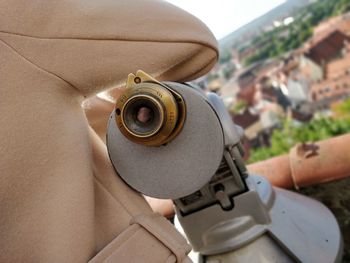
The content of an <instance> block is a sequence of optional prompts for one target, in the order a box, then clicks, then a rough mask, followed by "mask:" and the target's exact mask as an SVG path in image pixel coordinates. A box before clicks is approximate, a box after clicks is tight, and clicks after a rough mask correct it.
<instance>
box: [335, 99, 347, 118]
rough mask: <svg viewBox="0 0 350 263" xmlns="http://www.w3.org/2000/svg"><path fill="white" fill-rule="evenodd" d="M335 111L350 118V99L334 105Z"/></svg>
mask: <svg viewBox="0 0 350 263" xmlns="http://www.w3.org/2000/svg"><path fill="white" fill-rule="evenodd" d="M333 111H334V112H335V114H336V115H337V116H338V117H341V118H350V99H347V100H345V101H344V102H343V103H341V104H338V105H336V106H334V108H333Z"/></svg>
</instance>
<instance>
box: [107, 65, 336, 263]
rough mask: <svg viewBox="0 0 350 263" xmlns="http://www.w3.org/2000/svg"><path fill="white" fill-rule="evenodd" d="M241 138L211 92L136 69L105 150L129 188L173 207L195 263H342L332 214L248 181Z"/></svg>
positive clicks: (290, 194) (313, 203)
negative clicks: (195, 254) (197, 256)
mask: <svg viewBox="0 0 350 263" xmlns="http://www.w3.org/2000/svg"><path fill="white" fill-rule="evenodd" d="M242 136H243V131H242V129H240V128H239V127H238V126H236V125H234V123H233V122H232V119H231V117H230V115H229V114H228V112H227V110H226V109H225V106H224V104H223V102H222V101H221V99H220V98H219V97H218V96H217V95H216V94H212V93H209V94H204V93H203V92H202V91H200V90H198V89H196V88H194V87H192V86H190V85H187V84H181V83H174V82H158V81H157V80H155V79H153V78H152V77H150V76H148V75H147V74H145V73H144V72H142V71H139V72H137V73H136V75H134V74H130V75H129V78H128V81H127V89H126V91H125V92H124V94H123V95H121V97H120V99H119V100H118V102H117V104H116V108H115V110H114V111H113V112H112V114H111V116H110V119H109V123H108V132H107V147H108V153H109V156H110V159H111V161H112V164H113V166H114V168H115V170H116V172H117V173H118V175H119V176H120V177H121V178H122V179H123V180H124V181H125V182H126V183H127V184H128V185H129V186H131V187H132V188H134V189H135V190H137V191H139V192H141V193H143V194H145V195H148V196H152V197H157V198H167V199H173V201H174V204H175V210H176V214H177V218H178V221H179V222H180V223H181V226H182V228H183V230H184V232H185V233H186V235H187V237H188V240H189V241H190V243H191V244H192V246H193V248H194V249H195V250H196V251H199V252H200V254H201V262H222V263H226V262H236V261H237V262H266V261H269V262H270V261H273V262H327V263H328V262H340V260H341V255H342V238H341V234H340V230H339V226H338V224H337V221H336V219H335V218H334V216H333V215H332V213H331V212H330V211H329V210H328V209H327V208H326V207H325V206H324V205H322V204H321V203H319V202H317V201H315V200H312V199H310V198H308V197H305V196H302V195H299V194H297V193H293V192H290V191H286V190H282V189H278V188H274V187H272V186H271V184H270V183H269V182H268V181H267V180H266V179H264V178H262V177H260V176H252V175H249V173H248V171H247V170H246V167H245V164H244V161H243V154H244V152H243V150H242V147H241V144H240V140H241V138H242Z"/></svg>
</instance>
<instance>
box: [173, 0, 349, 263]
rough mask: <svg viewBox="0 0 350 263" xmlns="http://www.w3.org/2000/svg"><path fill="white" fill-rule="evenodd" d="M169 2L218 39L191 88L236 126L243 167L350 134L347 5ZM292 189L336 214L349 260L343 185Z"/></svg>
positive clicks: (329, 1) (312, 0)
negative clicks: (214, 99)
mask: <svg viewBox="0 0 350 263" xmlns="http://www.w3.org/2000/svg"><path fill="white" fill-rule="evenodd" d="M169 2H171V3H173V4H174V5H177V6H180V7H181V8H183V9H185V10H187V11H188V12H190V13H192V14H194V15H196V16H197V17H198V18H200V19H201V20H202V21H204V22H205V23H206V24H207V25H208V27H209V28H210V29H211V30H212V31H213V32H214V34H215V36H216V37H217V38H218V39H219V45H220V59H219V62H218V63H217V65H216V66H215V68H214V69H213V70H212V71H211V72H210V73H209V74H208V75H207V76H205V77H202V78H201V79H198V80H196V81H195V82H196V83H197V84H198V85H199V86H200V87H202V88H203V89H204V90H208V91H212V92H215V93H217V94H219V95H220V96H221V97H222V98H223V100H224V102H225V105H226V107H227V108H228V110H229V112H230V114H231V116H232V119H233V120H234V122H235V123H236V124H238V125H240V126H242V127H243V128H244V130H245V136H244V145H245V148H246V156H245V157H246V160H247V162H248V163H253V162H257V161H262V160H266V159H269V158H272V157H274V156H278V155H281V154H285V153H288V152H289V151H290V149H291V148H292V147H293V146H294V145H296V144H297V143H306V142H315V141H319V140H324V139H327V138H330V137H333V136H337V135H341V134H345V133H349V132H350V1H349V0H318V1H317V0H288V1H281V0H271V1H268V0H265V1H254V0H230V1H228V0H222V1H220V0H218V1H197V0H192V1H186V0H171V1H169ZM349 154H350V150H349ZM330 155H332V152H329V156H330ZM330 176H331V175H330ZM299 191H301V192H302V193H304V194H307V195H310V196H312V197H314V198H316V199H319V200H320V201H322V202H323V203H325V204H326V205H327V206H328V207H329V208H330V209H331V210H332V211H333V213H334V214H335V215H336V217H337V219H338V221H339V223H340V225H341V228H342V233H343V236H344V244H345V257H344V262H350V179H342V180H338V181H334V182H331V183H326V184H319V185H314V186H309V187H305V188H302V189H300V190H299Z"/></svg>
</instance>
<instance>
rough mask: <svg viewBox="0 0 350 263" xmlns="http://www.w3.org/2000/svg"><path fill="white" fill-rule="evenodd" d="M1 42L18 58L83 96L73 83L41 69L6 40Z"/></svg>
mask: <svg viewBox="0 0 350 263" xmlns="http://www.w3.org/2000/svg"><path fill="white" fill-rule="evenodd" d="M0 41H1V42H2V43H3V44H4V45H6V46H7V47H8V48H10V49H11V50H12V51H13V52H15V53H16V54H17V55H18V56H20V57H21V58H23V59H24V60H25V61H27V62H28V63H30V64H31V65H32V66H34V67H35V68H37V69H39V70H40V71H43V72H45V73H47V74H49V75H52V76H53V77H55V78H58V79H59V80H61V81H63V82H64V83H66V84H68V85H69V86H71V87H72V88H73V89H74V90H75V91H77V92H78V93H79V94H80V95H82V94H81V92H80V90H79V89H78V88H77V87H75V86H74V85H73V84H72V83H70V82H69V81H67V80H65V79H63V78H62V77H60V76H58V75H56V74H55V73H53V72H50V71H48V70H46V69H43V68H42V67H40V66H39V65H37V64H35V63H34V62H32V61H31V60H29V59H28V58H26V57H25V56H23V55H22V54H21V53H19V52H18V50H17V49H15V48H14V47H13V46H11V45H10V44H8V43H7V42H6V41H5V40H3V39H0Z"/></svg>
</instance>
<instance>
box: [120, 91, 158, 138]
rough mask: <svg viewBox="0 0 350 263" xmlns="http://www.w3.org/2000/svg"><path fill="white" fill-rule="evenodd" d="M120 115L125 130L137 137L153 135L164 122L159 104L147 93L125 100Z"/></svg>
mask: <svg viewBox="0 0 350 263" xmlns="http://www.w3.org/2000/svg"><path fill="white" fill-rule="evenodd" d="M122 115H123V120H124V123H125V126H126V128H127V130H128V131H129V132H130V133H131V134H133V135H134V136H138V137H150V136H153V135H154V134H156V133H157V132H158V131H159V130H160V128H161V127H162V125H163V122H164V112H163V108H162V106H161V104H160V103H159V102H158V101H157V99H155V98H153V97H152V96H148V95H136V96H133V97H131V98H130V99H129V100H128V101H127V102H126V105H125V107H124V109H123V113H122Z"/></svg>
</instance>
